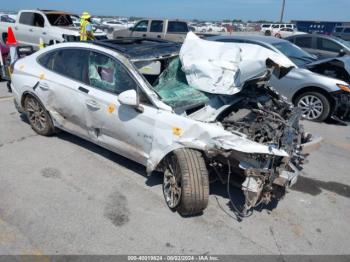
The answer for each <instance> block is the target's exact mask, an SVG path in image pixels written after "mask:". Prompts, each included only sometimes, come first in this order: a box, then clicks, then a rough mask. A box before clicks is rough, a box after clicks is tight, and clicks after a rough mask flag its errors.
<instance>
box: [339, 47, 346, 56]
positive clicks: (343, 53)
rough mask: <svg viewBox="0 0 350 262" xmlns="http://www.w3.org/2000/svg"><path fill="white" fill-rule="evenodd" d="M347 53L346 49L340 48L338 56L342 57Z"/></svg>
mask: <svg viewBox="0 0 350 262" xmlns="http://www.w3.org/2000/svg"><path fill="white" fill-rule="evenodd" d="M345 55H346V52H345V51H344V49H340V50H339V53H338V56H339V57H341V56H345Z"/></svg>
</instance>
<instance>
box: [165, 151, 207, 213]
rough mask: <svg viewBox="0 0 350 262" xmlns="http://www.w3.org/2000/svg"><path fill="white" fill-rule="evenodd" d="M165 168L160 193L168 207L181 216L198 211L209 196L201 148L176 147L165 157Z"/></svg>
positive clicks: (199, 211) (204, 206) (201, 209)
mask: <svg viewBox="0 0 350 262" xmlns="http://www.w3.org/2000/svg"><path fill="white" fill-rule="evenodd" d="M165 168H166V169H165V172H164V182H163V194H164V198H165V202H166V203H167V205H168V207H169V208H170V209H172V210H174V211H175V210H176V211H178V212H179V213H180V214H181V215H183V216H192V215H197V214H201V213H202V211H203V210H204V209H205V208H206V207H207V206H208V199H209V175H208V170H207V167H206V165H205V160H204V158H203V156H202V154H201V152H199V151H196V150H192V149H178V150H175V151H174V152H173V153H172V154H171V155H169V156H167V157H166V160H165ZM175 187H176V188H175ZM169 191H171V192H169ZM172 192H174V195H173V199H171V198H172V195H171V194H172Z"/></svg>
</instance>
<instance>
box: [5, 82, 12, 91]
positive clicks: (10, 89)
mask: <svg viewBox="0 0 350 262" xmlns="http://www.w3.org/2000/svg"><path fill="white" fill-rule="evenodd" d="M6 86H7V91H8V92H9V93H12V88H11V81H7V83H6Z"/></svg>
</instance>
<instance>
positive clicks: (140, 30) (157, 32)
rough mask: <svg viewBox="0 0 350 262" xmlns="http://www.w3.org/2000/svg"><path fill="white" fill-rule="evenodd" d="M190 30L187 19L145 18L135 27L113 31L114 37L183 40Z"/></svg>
mask: <svg viewBox="0 0 350 262" xmlns="http://www.w3.org/2000/svg"><path fill="white" fill-rule="evenodd" d="M189 31H190V30H189V27H188V25H187V22H185V21H180V20H168V19H145V20H141V21H139V22H137V23H136V25H135V26H134V27H130V28H128V29H124V30H118V31H115V32H114V33H113V39H116V38H123V37H145V38H158V39H165V40H169V41H174V42H183V41H184V40H185V37H186V35H187V33H188V32H189Z"/></svg>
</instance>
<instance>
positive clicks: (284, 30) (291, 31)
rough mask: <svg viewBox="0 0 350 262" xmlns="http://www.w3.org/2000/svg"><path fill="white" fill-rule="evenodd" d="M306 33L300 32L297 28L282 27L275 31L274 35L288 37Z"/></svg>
mask: <svg viewBox="0 0 350 262" xmlns="http://www.w3.org/2000/svg"><path fill="white" fill-rule="evenodd" d="M304 34H306V33H305V32H300V31H298V30H296V29H292V28H281V29H279V30H278V31H275V32H273V36H275V37H278V38H286V37H288V36H292V35H304Z"/></svg>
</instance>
